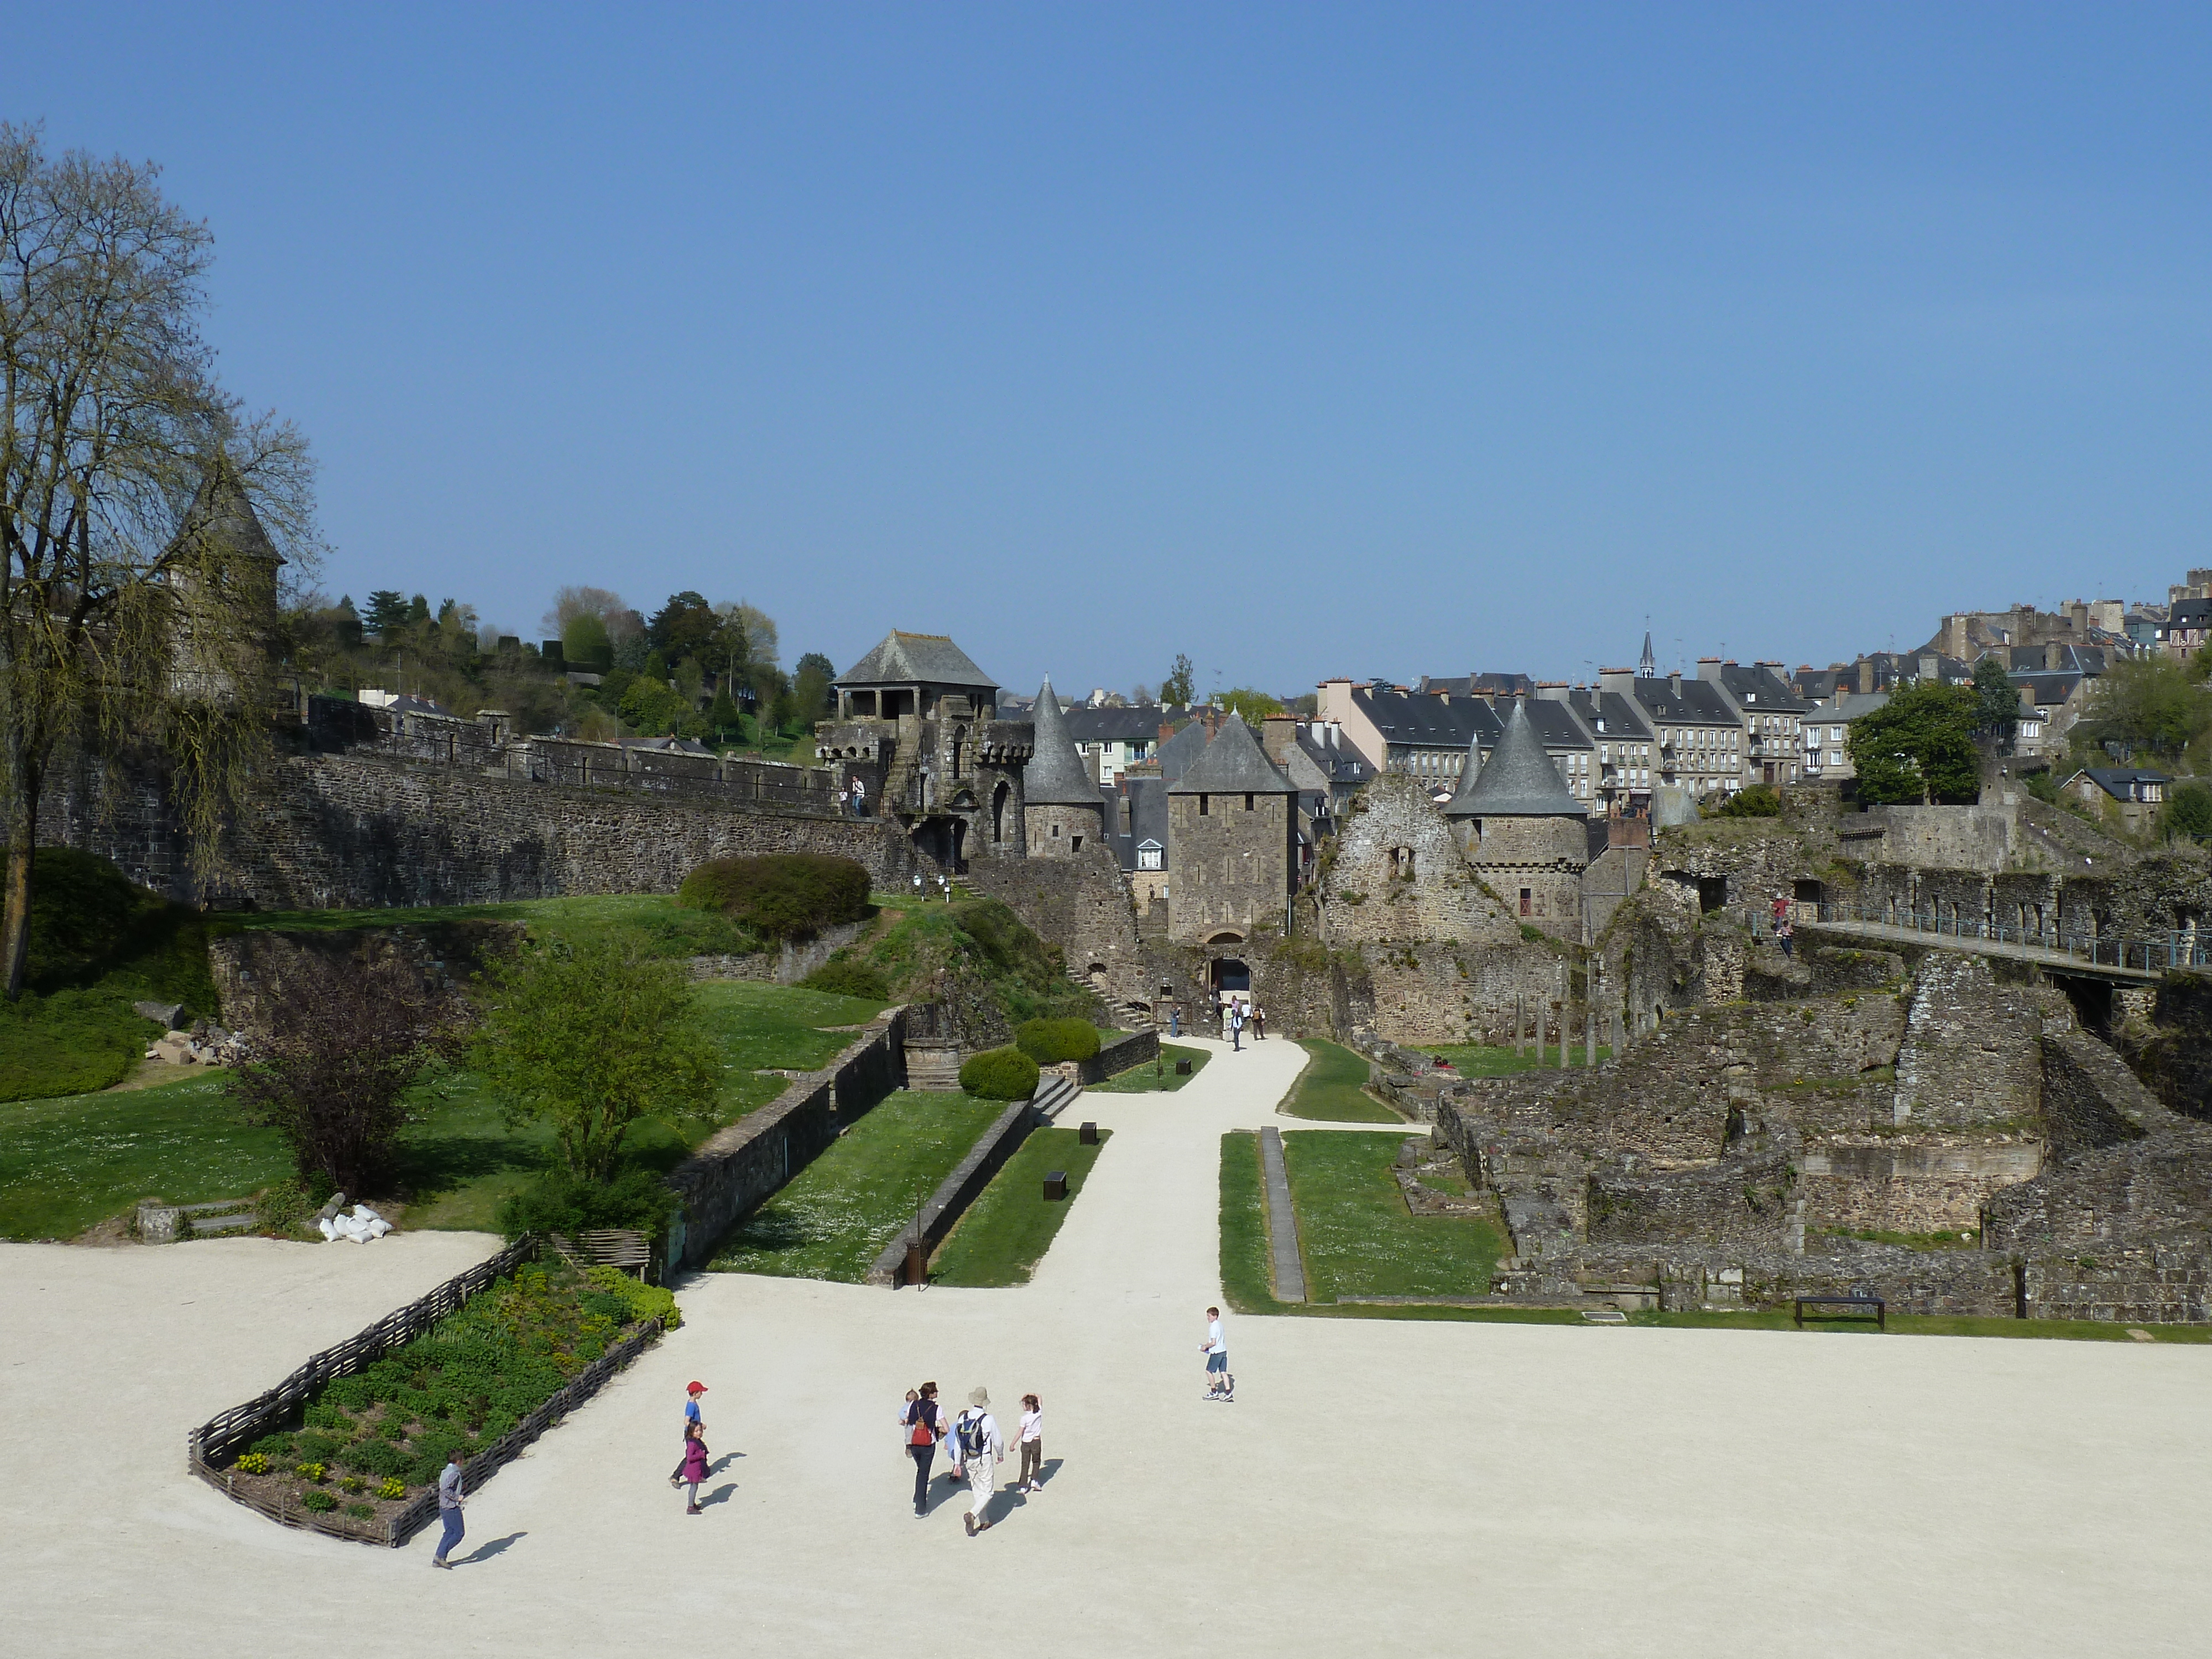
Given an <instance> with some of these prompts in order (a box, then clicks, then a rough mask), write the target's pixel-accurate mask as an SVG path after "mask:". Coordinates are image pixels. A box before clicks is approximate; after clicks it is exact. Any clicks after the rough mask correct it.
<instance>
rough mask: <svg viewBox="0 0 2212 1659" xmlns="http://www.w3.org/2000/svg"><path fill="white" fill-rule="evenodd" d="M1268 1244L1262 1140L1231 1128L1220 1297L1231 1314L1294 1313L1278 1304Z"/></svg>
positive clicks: (1224, 1170) (1224, 1173)
mask: <svg viewBox="0 0 2212 1659" xmlns="http://www.w3.org/2000/svg"><path fill="white" fill-rule="evenodd" d="M1272 1261H1273V1254H1272V1252H1271V1251H1270V1250H1269V1249H1268V1246H1267V1188H1265V1187H1264V1186H1262V1185H1261V1181H1260V1137H1259V1136H1258V1135H1257V1134H1255V1133H1253V1132H1252V1131H1251V1130H1249V1129H1231V1131H1230V1132H1229V1133H1227V1134H1225V1135H1224V1136H1222V1137H1221V1295H1222V1299H1223V1300H1224V1301H1225V1302H1227V1303H1228V1304H1229V1310H1230V1312H1231V1313H1293V1312H1296V1311H1297V1304H1296V1303H1289V1302H1278V1301H1276V1300H1275V1290H1274V1274H1273V1271H1272Z"/></svg>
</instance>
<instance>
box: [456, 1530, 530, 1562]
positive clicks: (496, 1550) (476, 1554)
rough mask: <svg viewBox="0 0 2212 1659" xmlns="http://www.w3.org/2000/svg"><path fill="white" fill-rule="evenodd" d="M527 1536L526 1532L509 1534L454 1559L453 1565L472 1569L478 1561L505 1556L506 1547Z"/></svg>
mask: <svg viewBox="0 0 2212 1659" xmlns="http://www.w3.org/2000/svg"><path fill="white" fill-rule="evenodd" d="M529 1536H530V1534H528V1533H526V1532H511V1533H509V1534H507V1536H506V1537H504V1538H495V1539H493V1540H492V1541H490V1542H489V1543H488V1544H479V1545H477V1547H475V1548H474V1549H472V1550H471V1551H470V1552H469V1553H467V1554H466V1555H463V1556H459V1557H456V1558H455V1559H454V1561H453V1565H455V1566H457V1567H473V1566H474V1565H477V1562H479V1561H489V1560H490V1559H492V1557H493V1556H495V1555H504V1554H506V1553H507V1547H508V1546H509V1545H511V1544H513V1542H514V1541H515V1540H517V1539H519V1538H527V1537H529Z"/></svg>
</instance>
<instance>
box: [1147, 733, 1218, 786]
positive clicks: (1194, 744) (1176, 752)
mask: <svg viewBox="0 0 2212 1659" xmlns="http://www.w3.org/2000/svg"><path fill="white" fill-rule="evenodd" d="M1208 741H1209V739H1208V738H1207V737H1206V728H1205V727H1204V726H1201V725H1200V724H1199V723H1198V722H1197V721H1196V720H1193V721H1191V723H1190V724H1189V725H1188V726H1184V727H1183V729H1182V731H1180V732H1176V734H1175V736H1173V737H1171V738H1169V739H1168V740H1167V741H1166V742H1165V743H1164V744H1161V745H1160V747H1159V752H1158V754H1156V755H1154V756H1153V757H1152V758H1153V759H1155V760H1157V761H1158V763H1160V776H1161V778H1162V779H1163V780H1164V781H1167V782H1169V783H1173V782H1174V781H1176V779H1177V778H1179V777H1181V776H1182V775H1183V774H1184V773H1185V772H1187V771H1188V770H1189V769H1190V768H1191V766H1192V764H1193V763H1194V762H1196V760H1197V759H1198V757H1200V755H1202V754H1204V753H1205V752H1206V744H1207V742H1208Z"/></svg>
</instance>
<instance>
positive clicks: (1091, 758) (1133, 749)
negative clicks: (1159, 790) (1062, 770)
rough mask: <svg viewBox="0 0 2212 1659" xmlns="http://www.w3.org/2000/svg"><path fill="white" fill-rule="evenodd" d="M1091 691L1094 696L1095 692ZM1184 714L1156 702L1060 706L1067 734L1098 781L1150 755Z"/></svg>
mask: <svg viewBox="0 0 2212 1659" xmlns="http://www.w3.org/2000/svg"><path fill="white" fill-rule="evenodd" d="M1091 695H1092V696H1093V697H1094V698H1096V697H1097V696H1098V693H1097V692H1093V693H1092V694H1091ZM1188 718H1189V716H1188V714H1187V713H1186V712H1185V711H1183V710H1182V709H1180V708H1161V707H1160V706H1159V705H1158V703H1135V704H1131V703H1104V702H1079V703H1076V704H1074V705H1073V707H1070V708H1063V709H1061V710H1060V719H1061V720H1062V721H1063V722H1064V723H1065V724H1066V727H1067V735H1068V736H1069V737H1070V738H1073V740H1074V743H1075V747H1076V750H1077V752H1078V753H1079V754H1080V755H1081V756H1082V757H1083V759H1084V764H1085V766H1086V767H1087V768H1088V769H1089V770H1090V772H1091V776H1092V777H1093V778H1095V779H1097V781H1099V782H1100V783H1112V782H1115V781H1116V780H1118V779H1119V778H1120V777H1121V775H1122V774H1123V773H1124V772H1126V771H1127V770H1128V769H1130V768H1131V767H1133V766H1141V765H1143V764H1144V763H1146V761H1148V760H1150V759H1152V757H1153V756H1154V755H1155V754H1156V753H1158V750H1159V745H1160V743H1161V740H1162V739H1163V738H1164V737H1165V736H1167V735H1168V734H1169V733H1170V732H1172V731H1173V730H1174V729H1175V728H1176V727H1177V726H1181V725H1182V723H1183V722H1184V721H1185V720H1188Z"/></svg>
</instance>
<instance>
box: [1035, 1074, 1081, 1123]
mask: <svg viewBox="0 0 2212 1659" xmlns="http://www.w3.org/2000/svg"><path fill="white" fill-rule="evenodd" d="M1082 1097H1083V1086H1082V1085H1080V1084H1079V1083H1076V1082H1073V1081H1072V1080H1071V1079H1067V1078H1064V1077H1058V1076H1054V1075H1052V1074H1049V1073H1048V1074H1047V1075H1046V1076H1044V1077H1042V1078H1040V1079H1037V1088H1036V1093H1035V1094H1033V1095H1031V1096H1030V1105H1032V1106H1034V1107H1036V1109H1037V1111H1038V1113H1039V1114H1040V1115H1042V1117H1043V1118H1044V1119H1045V1121H1048V1122H1051V1121H1055V1120H1056V1119H1058V1117H1059V1116H1060V1114H1061V1113H1062V1112H1064V1111H1066V1109H1068V1108H1069V1107H1071V1106H1073V1104H1075V1103H1076V1102H1077V1101H1078V1100H1080V1099H1081V1098H1082Z"/></svg>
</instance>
